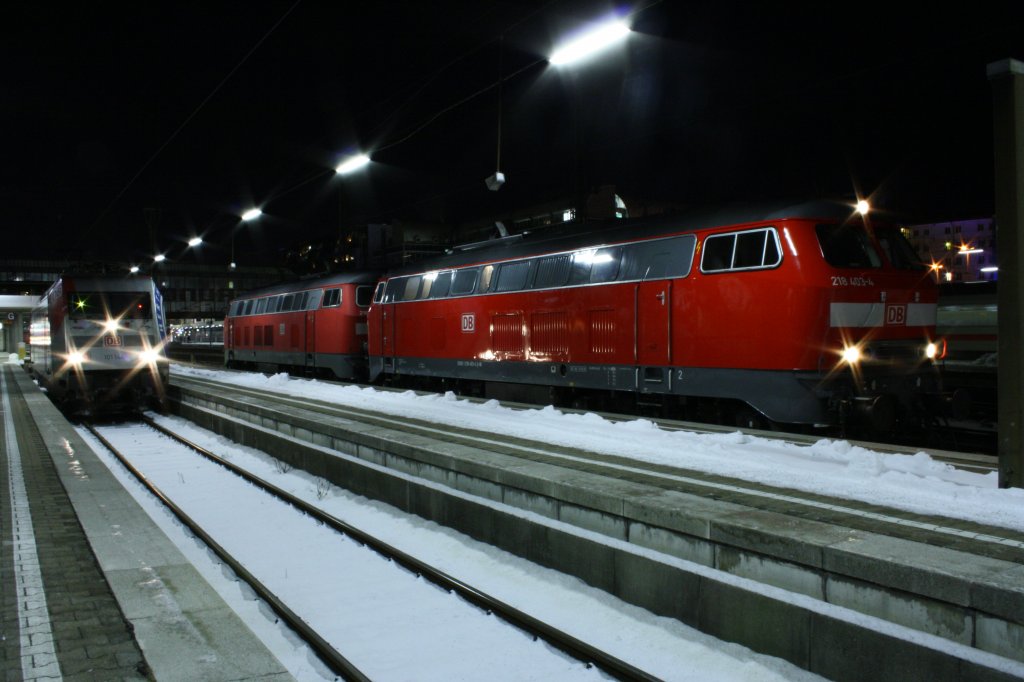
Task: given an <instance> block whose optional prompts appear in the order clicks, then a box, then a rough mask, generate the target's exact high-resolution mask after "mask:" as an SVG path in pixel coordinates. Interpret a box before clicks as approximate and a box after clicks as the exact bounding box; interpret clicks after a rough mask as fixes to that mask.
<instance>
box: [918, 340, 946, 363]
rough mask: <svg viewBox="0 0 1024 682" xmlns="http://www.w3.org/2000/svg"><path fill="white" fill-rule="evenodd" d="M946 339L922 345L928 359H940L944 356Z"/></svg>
mask: <svg viewBox="0 0 1024 682" xmlns="http://www.w3.org/2000/svg"><path fill="white" fill-rule="evenodd" d="M947 351H948V349H947V347H946V340H945V339H939V340H938V341H932V342H931V343H929V344H928V345H927V346H925V347H924V356H925V357H926V358H928V359H929V360H942V359H943V358H945V357H946V352H947Z"/></svg>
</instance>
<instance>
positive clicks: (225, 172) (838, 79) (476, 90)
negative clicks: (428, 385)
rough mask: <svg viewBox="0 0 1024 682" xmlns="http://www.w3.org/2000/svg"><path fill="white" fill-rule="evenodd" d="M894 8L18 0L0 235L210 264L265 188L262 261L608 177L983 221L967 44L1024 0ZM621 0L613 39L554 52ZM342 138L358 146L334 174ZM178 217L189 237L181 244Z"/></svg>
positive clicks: (972, 53)
mask: <svg viewBox="0 0 1024 682" xmlns="http://www.w3.org/2000/svg"><path fill="white" fill-rule="evenodd" d="M907 5H913V7H909V6H908V7H903V6H902V4H901V3H896V2H892V3H889V4H888V5H881V4H879V5H871V4H867V5H864V4H860V3H857V4H855V3H792V2H791V3H749V4H747V3H732V2H721V1H713V2H684V1H681V0H662V1H661V2H651V1H649V0H647V1H641V2H633V3H620V4H612V3H607V2H578V1H573V0H550V1H548V2H515V1H511V0H509V1H506V2H487V1H484V0H478V1H476V2H445V1H439V2H388V1H386V0H385V1H380V2H372V3H342V2H332V3H327V2H311V1H309V0H306V1H304V2H296V3H292V2H252V3H219V2H194V3H186V2H176V3H159V2H153V3H135V4H132V5H126V4H123V3H78V4H65V3H54V4H42V3H19V4H18V5H11V6H8V7H6V8H5V10H4V14H5V18H4V20H3V25H2V27H0V53H2V56H3V60H2V64H3V65H2V67H0V69H2V77H0V111H2V121H0V123H2V128H0V130H2V136H3V137H2V139H3V147H2V157H0V158H2V162H0V198H2V200H3V205H4V209H3V210H2V211H0V230H2V234H3V235H4V244H5V246H4V251H5V253H6V255H8V256H27V257H35V258H48V257H53V256H57V257H61V256H66V255H76V256H78V255H86V256H90V257H96V258H102V257H108V256H109V257H116V258H121V259H125V260H131V261H142V260H144V259H145V258H147V257H148V256H151V255H152V254H153V253H154V250H155V249H156V250H160V251H163V252H166V253H167V254H168V255H169V256H170V257H171V258H199V259H200V260H201V261H204V262H211V263H216V262H221V261H223V262H227V260H228V250H229V247H228V244H229V235H230V233H231V230H232V229H234V228H235V227H236V226H237V225H238V218H237V216H238V215H239V214H240V213H241V212H242V211H244V210H245V209H247V208H249V207H251V206H254V205H259V206H261V207H262V208H263V210H264V211H265V213H266V215H265V216H264V217H263V218H262V219H260V220H259V221H258V222H254V223H251V224H247V225H246V226H245V227H244V229H241V230H239V231H238V232H237V233H236V235H237V237H236V240H237V241H236V250H237V252H238V254H239V260H240V261H249V262H256V261H260V262H274V260H275V259H278V258H280V256H281V253H282V252H283V251H284V250H286V249H289V248H293V247H295V245H296V244H297V243H298V242H299V241H300V240H301V239H305V238H316V237H321V236H325V235H330V234H336V233H338V231H339V229H340V228H343V227H345V226H348V225H359V224H366V223H376V222H388V221H394V220H401V221H405V222H428V223H438V222H441V223H447V224H453V223H459V222H464V221H474V220H480V219H484V218H487V217H491V216H500V215H503V214H508V213H511V212H514V211H517V210H520V209H526V208H528V207H530V206H533V205H538V204H542V203H544V202H549V201H553V200H558V199H564V198H571V197H574V196H578V195H579V194H580V193H586V192H587V191H588V190H590V189H593V188H596V187H599V186H601V185H614V186H615V187H616V190H617V192H618V193H619V194H620V195H621V196H622V197H623V198H624V199H625V200H626V201H627V204H629V205H631V206H640V205H644V204H652V205H653V204H659V203H662V204H664V203H668V204H677V205H698V206H703V205H707V204H712V203H719V202H732V201H747V200H758V199H776V198H787V199H789V198H796V199H799V198H813V197H822V196H829V197H831V196H842V195H846V196H850V197H852V196H853V194H854V192H855V191H858V192H861V193H862V194H866V195H871V196H872V199H873V201H874V203H875V204H876V205H879V206H881V207H883V208H884V209H887V210H889V211H891V212H892V213H893V214H894V215H896V216H897V217H898V219H900V220H903V221H906V222H928V221H946V220H958V219H966V218H973V217H982V216H990V215H991V214H992V212H993V205H992V132H991V116H992V114H991V89H990V85H989V83H988V81H987V79H986V75H985V66H986V65H987V64H988V63H990V62H993V61H997V60H1001V59H1005V58H1008V57H1013V58H1016V59H1024V7H1022V6H1024V3H1020V2H1006V3H984V2H973V3H962V4H961V3H954V8H953V9H950V10H944V9H940V8H939V7H938V6H937V4H933V5H924V4H919V3H907ZM922 8H927V11H922ZM611 12H618V13H620V14H625V15H628V16H629V21H630V23H631V25H632V28H633V33H632V34H631V35H630V37H629V38H628V39H627V41H626V42H625V43H623V44H622V45H621V46H617V47H614V48H611V49H609V50H608V51H607V52H606V53H604V54H602V56H600V57H598V58H596V59H594V60H592V61H589V62H586V63H585V64H581V65H579V66H577V67H574V68H569V69H557V68H555V67H552V66H550V65H548V64H547V63H546V62H545V58H546V57H547V56H548V55H549V54H550V53H551V51H552V49H553V46H554V45H556V44H557V43H559V42H561V40H562V39H563V38H564V37H565V36H567V35H569V34H571V33H572V32H573V31H577V30H579V29H581V28H583V27H584V26H585V25H586V24H587V23H588V22H591V21H593V20H595V19H599V18H601V17H605V16H607V15H608V14H609V13H611ZM499 83H500V88H499V87H498V86H499ZM499 95H500V96H499ZM499 103H500V107H499ZM499 109H500V112H501V130H502V136H501V142H502V143H501V163H500V168H501V170H502V171H503V172H504V173H505V174H506V176H507V182H506V184H505V186H504V187H503V188H502V189H501V190H499V191H498V192H491V191H489V190H488V189H487V188H486V186H485V184H484V179H485V178H486V177H487V176H489V175H491V174H492V173H493V172H494V171H495V169H496V166H497V158H496V157H497V150H498V144H497V140H498V135H497V133H498V115H499ZM355 151H366V152H369V153H371V155H372V158H373V163H372V164H371V166H369V167H368V168H366V169H364V171H362V172H360V173H358V174H356V175H353V176H344V177H341V176H336V175H335V174H334V172H333V168H334V167H335V166H336V165H337V163H338V162H339V161H340V160H341V159H342V158H343V157H344V156H345V155H346V154H349V153H352V152H355ZM193 234H201V235H203V236H204V237H205V238H206V240H207V243H206V244H205V245H204V246H203V247H202V251H201V252H198V253H192V254H188V255H182V252H183V250H184V241H185V240H187V239H188V238H189V237H190V236H192V235H193Z"/></svg>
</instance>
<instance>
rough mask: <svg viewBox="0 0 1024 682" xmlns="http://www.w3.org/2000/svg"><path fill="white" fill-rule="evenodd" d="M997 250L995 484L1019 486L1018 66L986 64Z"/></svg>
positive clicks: (1023, 282) (1022, 329)
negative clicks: (990, 88)
mask: <svg viewBox="0 0 1024 682" xmlns="http://www.w3.org/2000/svg"><path fill="white" fill-rule="evenodd" d="M988 78H989V81H990V82H991V85H992V122H993V125H992V133H993V140H992V142H993V151H994V157H995V207H996V229H997V230H998V233H997V239H998V245H999V246H998V248H999V377H998V381H999V485H1000V486H1001V487H1004V488H1008V487H1011V486H1012V487H1016V488H1021V487H1024V400H1021V397H1022V395H1024V362H1022V358H1021V355H1022V354H1021V343H1022V342H1024V314H1022V312H1024V276H1022V274H1021V267H1022V266H1024V238H1022V237H1021V229H1024V62H1020V61H1017V60H1015V59H1006V60H1003V61H1000V62H995V63H992V64H989V65H988Z"/></svg>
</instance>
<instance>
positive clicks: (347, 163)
mask: <svg viewBox="0 0 1024 682" xmlns="http://www.w3.org/2000/svg"><path fill="white" fill-rule="evenodd" d="M368 163H370V157H369V156H367V155H366V154H359V155H358V156H353V157H350V158H348V159H345V160H344V161H342V162H341V163H339V164H338V167H337V168H335V169H334V172H335V173H337V174H338V175H346V174H347V173H351V172H353V171H357V170H359V169H360V168H362V167H363V166H365V165H366V164H368Z"/></svg>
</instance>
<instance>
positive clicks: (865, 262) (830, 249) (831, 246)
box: [815, 224, 882, 268]
mask: <svg viewBox="0 0 1024 682" xmlns="http://www.w3.org/2000/svg"><path fill="white" fill-rule="evenodd" d="M815 232H816V233H817V235H818V244H819V245H820V246H821V255H822V256H824V257H825V261H826V262H827V263H828V264H829V265H831V266H834V267H837V268H879V267H882V258H881V257H880V256H879V255H878V251H876V250H875V247H874V246H873V245H872V244H871V239H869V238H868V233H867V232H866V231H865V230H864V228H863V227H862V226H861V225H856V224H854V225H838V224H826V225H818V227H817V228H815Z"/></svg>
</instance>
